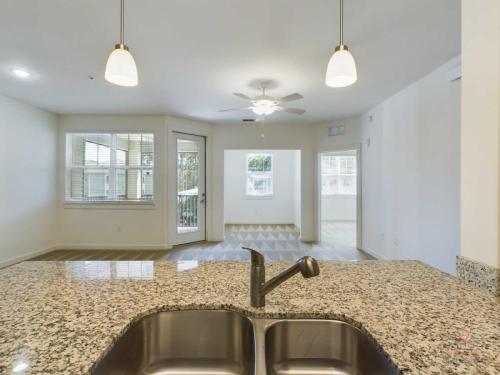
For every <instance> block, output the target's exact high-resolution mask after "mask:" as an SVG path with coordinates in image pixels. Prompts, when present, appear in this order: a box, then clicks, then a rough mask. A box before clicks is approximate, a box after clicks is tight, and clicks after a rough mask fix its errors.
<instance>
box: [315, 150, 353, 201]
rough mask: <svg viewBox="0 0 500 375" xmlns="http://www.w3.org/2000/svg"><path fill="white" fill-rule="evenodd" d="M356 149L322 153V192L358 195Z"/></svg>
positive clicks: (325, 193)
mask: <svg viewBox="0 0 500 375" xmlns="http://www.w3.org/2000/svg"><path fill="white" fill-rule="evenodd" d="M356 173H357V171H356V151H355V150H352V151H339V152H331V153H328V154H322V155H321V194H323V195H356V193H357V190H356V189H357V187H356V183H357V181H356Z"/></svg>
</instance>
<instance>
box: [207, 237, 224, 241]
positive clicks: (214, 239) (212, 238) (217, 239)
mask: <svg viewBox="0 0 500 375" xmlns="http://www.w3.org/2000/svg"><path fill="white" fill-rule="evenodd" d="M225 239H226V238H225V237H210V238H208V239H207V242H224V240H225Z"/></svg>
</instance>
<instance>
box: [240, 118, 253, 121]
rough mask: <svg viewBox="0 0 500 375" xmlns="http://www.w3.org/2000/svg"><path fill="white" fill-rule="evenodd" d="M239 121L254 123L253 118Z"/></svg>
mask: <svg viewBox="0 0 500 375" xmlns="http://www.w3.org/2000/svg"><path fill="white" fill-rule="evenodd" d="M241 121H243V122H255V119H254V118H244V119H242V120H241Z"/></svg>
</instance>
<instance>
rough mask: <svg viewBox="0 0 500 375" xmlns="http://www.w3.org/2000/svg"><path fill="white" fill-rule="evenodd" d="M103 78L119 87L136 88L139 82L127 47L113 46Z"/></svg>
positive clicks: (135, 67)
mask: <svg viewBox="0 0 500 375" xmlns="http://www.w3.org/2000/svg"><path fill="white" fill-rule="evenodd" d="M104 78H105V79H106V81H108V82H111V83H114V84H115V85H119V86H137V84H138V81H139V80H138V77H137V66H136V65H135V61H134V58H133V56H132V54H131V53H130V52H129V50H128V48H127V46H125V45H121V44H117V45H116V46H115V49H114V50H113V52H111V54H110V55H109V57H108V62H107V63H106V71H105V73H104Z"/></svg>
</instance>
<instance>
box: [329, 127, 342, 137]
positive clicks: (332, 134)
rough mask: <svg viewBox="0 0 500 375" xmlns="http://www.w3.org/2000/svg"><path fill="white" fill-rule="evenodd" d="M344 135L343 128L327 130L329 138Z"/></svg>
mask: <svg viewBox="0 0 500 375" xmlns="http://www.w3.org/2000/svg"><path fill="white" fill-rule="evenodd" d="M344 134H345V127H344V126H330V127H329V128H328V136H329V137H336V136H339V135H344Z"/></svg>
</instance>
